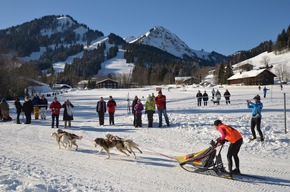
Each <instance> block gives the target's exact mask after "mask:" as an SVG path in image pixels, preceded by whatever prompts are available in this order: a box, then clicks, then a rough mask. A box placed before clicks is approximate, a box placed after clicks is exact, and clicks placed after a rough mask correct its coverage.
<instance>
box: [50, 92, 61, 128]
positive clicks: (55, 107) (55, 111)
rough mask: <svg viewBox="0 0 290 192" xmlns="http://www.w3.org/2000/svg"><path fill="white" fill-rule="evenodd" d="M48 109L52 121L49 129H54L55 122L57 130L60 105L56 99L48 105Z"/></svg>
mask: <svg viewBox="0 0 290 192" xmlns="http://www.w3.org/2000/svg"><path fill="white" fill-rule="evenodd" d="M49 109H50V110H51V119H52V123H51V128H54V121H55V120H56V128H58V125H59V123H58V122H59V113H60V109H61V104H60V103H59V102H58V101H57V98H56V97H55V98H54V99H53V102H52V103H51V104H50V106H49Z"/></svg>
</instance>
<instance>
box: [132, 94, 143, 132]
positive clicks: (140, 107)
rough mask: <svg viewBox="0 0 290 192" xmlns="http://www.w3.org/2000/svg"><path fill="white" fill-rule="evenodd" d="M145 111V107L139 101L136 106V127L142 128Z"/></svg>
mask: <svg viewBox="0 0 290 192" xmlns="http://www.w3.org/2000/svg"><path fill="white" fill-rule="evenodd" d="M143 110H144V106H143V104H142V103H141V100H140V99H138V100H137V104H136V105H135V106H134V111H135V116H136V117H135V119H136V121H135V127H142V111H143Z"/></svg>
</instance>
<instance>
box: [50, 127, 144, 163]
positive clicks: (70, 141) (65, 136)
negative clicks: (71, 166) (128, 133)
mask: <svg viewBox="0 0 290 192" xmlns="http://www.w3.org/2000/svg"><path fill="white" fill-rule="evenodd" d="M51 137H54V138H55V139H56V142H57V144H58V146H59V149H61V146H63V147H64V148H72V146H73V145H74V146H75V147H76V150H77V149H78V145H77V143H76V142H77V140H81V139H82V138H83V136H78V135H76V134H73V133H69V132H66V131H63V130H62V129H58V130H57V131H56V132H53V133H52V134H51ZM94 144H95V147H97V146H99V147H100V148H101V149H100V150H99V152H98V154H100V153H101V152H102V151H103V150H105V152H106V153H107V159H109V158H110V150H111V149H113V148H116V149H117V150H118V151H120V152H121V153H123V154H125V155H126V156H129V154H131V153H132V154H133V155H134V158H135V159H136V158H137V157H136V154H135V152H134V151H133V149H137V150H138V151H139V152H140V153H142V151H141V150H140V149H139V145H138V144H137V143H135V142H134V141H133V140H131V139H123V138H120V137H118V136H114V135H112V134H107V135H106V136H105V138H96V139H95V140H94ZM128 153H129V154H128Z"/></svg>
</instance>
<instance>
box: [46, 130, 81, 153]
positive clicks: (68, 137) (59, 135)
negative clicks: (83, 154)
mask: <svg viewBox="0 0 290 192" xmlns="http://www.w3.org/2000/svg"><path fill="white" fill-rule="evenodd" d="M51 136H52V137H55V139H56V142H57V144H58V146H59V149H60V148H61V147H60V144H62V145H63V147H65V148H67V147H69V148H72V146H73V145H74V146H76V150H77V149H78V145H77V143H76V140H77V139H82V138H83V137H82V136H78V135H76V134H73V133H68V132H66V131H63V130H61V129H58V130H57V131H56V132H54V133H52V134H51Z"/></svg>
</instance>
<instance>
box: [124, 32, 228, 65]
mask: <svg viewBox="0 0 290 192" xmlns="http://www.w3.org/2000/svg"><path fill="white" fill-rule="evenodd" d="M129 43H141V44H144V45H150V46H153V47H156V48H159V49H161V50H163V51H166V52H168V53H171V54H172V55H174V56H176V57H179V58H183V57H184V56H185V55H187V56H188V57H192V58H197V59H204V60H209V61H217V60H224V61H226V60H227V58H226V57H225V56H222V55H221V54H218V53H216V52H206V51H204V50H200V51H198V50H194V49H191V48H190V47H189V46H188V45H187V44H186V43H185V42H183V41H182V40H181V39H180V38H179V37H178V36H177V35H176V34H174V33H172V32H171V31H169V30H168V29H165V28H164V27H161V26H157V27H154V28H152V29H150V30H149V31H148V32H147V33H145V34H144V35H142V36H140V37H139V38H136V39H134V40H132V41H130V42H129Z"/></svg>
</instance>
